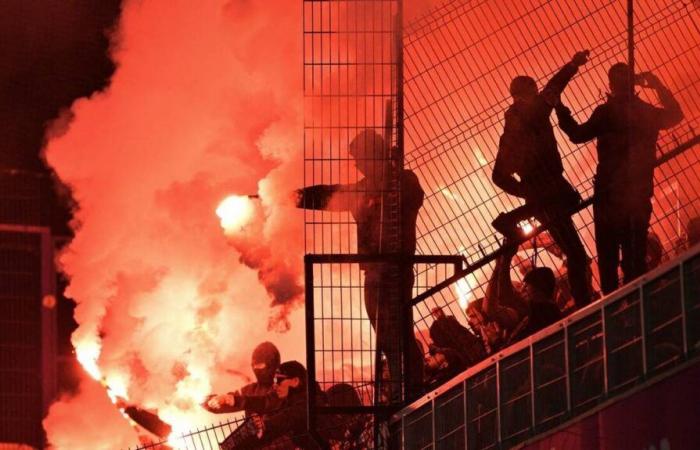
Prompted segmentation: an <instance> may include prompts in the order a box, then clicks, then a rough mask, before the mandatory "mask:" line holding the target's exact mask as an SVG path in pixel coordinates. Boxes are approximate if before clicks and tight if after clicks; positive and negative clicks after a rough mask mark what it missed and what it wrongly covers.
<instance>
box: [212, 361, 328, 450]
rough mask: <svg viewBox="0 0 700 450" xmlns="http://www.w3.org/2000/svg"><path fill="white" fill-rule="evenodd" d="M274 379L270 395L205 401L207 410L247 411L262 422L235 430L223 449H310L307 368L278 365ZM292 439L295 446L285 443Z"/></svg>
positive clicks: (294, 363) (234, 394) (237, 393)
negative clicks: (268, 447) (307, 418)
mask: <svg viewBox="0 0 700 450" xmlns="http://www.w3.org/2000/svg"><path fill="white" fill-rule="evenodd" d="M275 378H276V382H275V384H274V388H273V389H272V390H271V391H270V392H268V393H267V394H258V395H255V394H244V393H243V392H241V391H235V392H231V393H229V394H225V395H223V396H214V397H211V398H210V399H209V400H207V401H206V402H205V404H204V407H205V408H207V409H208V410H215V411H216V412H235V411H246V412H250V413H251V414H256V415H257V416H256V417H259V418H260V419H261V420H260V421H259V424H255V425H254V426H253V422H250V421H248V422H244V423H243V424H242V425H241V426H240V427H239V428H237V429H236V430H234V432H233V433H231V434H230V435H229V436H228V437H227V438H226V439H225V440H224V441H223V442H222V443H221V448H222V449H223V450H227V449H243V448H245V449H254V448H261V447H262V446H263V445H269V446H270V447H271V448H278V447H276V446H277V445H279V448H308V444H309V443H308V442H307V437H306V425H307V422H306V408H307V404H306V403H307V402H306V398H307V374H306V369H305V368H304V366H303V365H302V364H301V363H300V362H298V361H287V362H284V363H282V364H280V365H279V369H278V370H277V373H276V375H275ZM317 390H318V389H317ZM318 391H320V390H318ZM280 440H282V441H280ZM289 440H291V441H293V443H294V444H293V445H291V443H289V444H285V443H284V441H287V442H289ZM272 442H274V445H273V444H272Z"/></svg>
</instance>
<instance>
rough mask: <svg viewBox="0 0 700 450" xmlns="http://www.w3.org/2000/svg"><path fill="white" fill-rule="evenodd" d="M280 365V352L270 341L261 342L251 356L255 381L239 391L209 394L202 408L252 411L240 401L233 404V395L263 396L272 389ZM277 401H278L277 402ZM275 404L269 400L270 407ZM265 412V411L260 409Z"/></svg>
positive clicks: (221, 411) (217, 410)
mask: <svg viewBox="0 0 700 450" xmlns="http://www.w3.org/2000/svg"><path fill="white" fill-rule="evenodd" d="M279 366H280V352H279V350H278V349H277V347H276V346H275V344H273V343H272V342H263V343H261V344H259V345H258V346H257V347H255V349H254V350H253V354H252V357H251V368H252V369H253V373H254V374H255V379H256V381H255V382H253V383H250V384H247V385H245V386H243V387H242V388H241V389H240V391H235V392H229V393H228V394H221V395H210V396H209V397H208V398H207V400H206V402H205V403H204V405H203V406H204V408H205V409H206V410H208V411H209V412H213V413H216V414H225V413H232V412H237V411H245V412H246V415H251V414H252V413H254V412H259V411H250V410H248V409H246V408H244V407H243V403H241V402H240V401H239V402H238V403H237V404H234V400H235V399H234V396H235V395H239V396H244V397H265V396H267V395H268V394H270V393H272V392H273V390H274V383H275V375H276V374H277V370H278V368H279ZM278 403H279V402H278ZM276 406H277V405H275V404H274V402H271V403H270V405H269V408H270V409H274V408H275V407H276ZM262 412H265V411H262Z"/></svg>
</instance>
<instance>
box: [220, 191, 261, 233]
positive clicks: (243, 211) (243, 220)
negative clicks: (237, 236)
mask: <svg viewBox="0 0 700 450" xmlns="http://www.w3.org/2000/svg"><path fill="white" fill-rule="evenodd" d="M254 208H255V205H253V202H252V200H251V199H250V198H248V197H246V196H242V195H229V196H228V197H226V198H225V199H223V200H222V201H221V203H219V206H218V207H217V208H216V215H217V216H219V219H220V220H221V228H223V229H224V233H226V234H227V235H230V234H234V233H235V232H237V231H238V230H240V229H241V228H243V227H244V226H245V225H246V224H247V223H248V221H249V220H250V219H251V217H252V216H253V212H254Z"/></svg>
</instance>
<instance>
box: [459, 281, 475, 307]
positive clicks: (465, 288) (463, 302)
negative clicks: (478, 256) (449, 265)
mask: <svg viewBox="0 0 700 450" xmlns="http://www.w3.org/2000/svg"><path fill="white" fill-rule="evenodd" d="M455 291H456V293H457V299H458V301H459V307H460V308H462V310H466V309H467V306H468V305H469V300H471V298H472V288H471V286H470V285H469V282H468V281H467V279H466V278H461V279H459V280H457V283H455Z"/></svg>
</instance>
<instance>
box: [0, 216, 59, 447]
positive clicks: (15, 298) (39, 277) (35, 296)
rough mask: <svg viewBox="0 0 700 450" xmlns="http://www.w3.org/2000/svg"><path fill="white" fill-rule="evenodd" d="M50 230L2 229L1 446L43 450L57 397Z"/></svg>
mask: <svg viewBox="0 0 700 450" xmlns="http://www.w3.org/2000/svg"><path fill="white" fill-rule="evenodd" d="M54 276H55V273H54V268H53V240H52V238H51V232H50V230H49V229H48V228H45V227H37V226H22V225H11V224H0V378H1V379H2V383H0V442H16V443H23V444H28V445H32V446H34V447H37V448H40V447H42V446H43V445H44V439H45V437H44V431H43V430H42V428H41V420H42V418H43V417H44V415H45V414H46V412H47V411H48V407H49V405H50V404H51V402H52V401H53V399H54V397H55V395H56V387H57V386H56V309H55V307H56V300H55V297H54V296H55V280H54Z"/></svg>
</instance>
